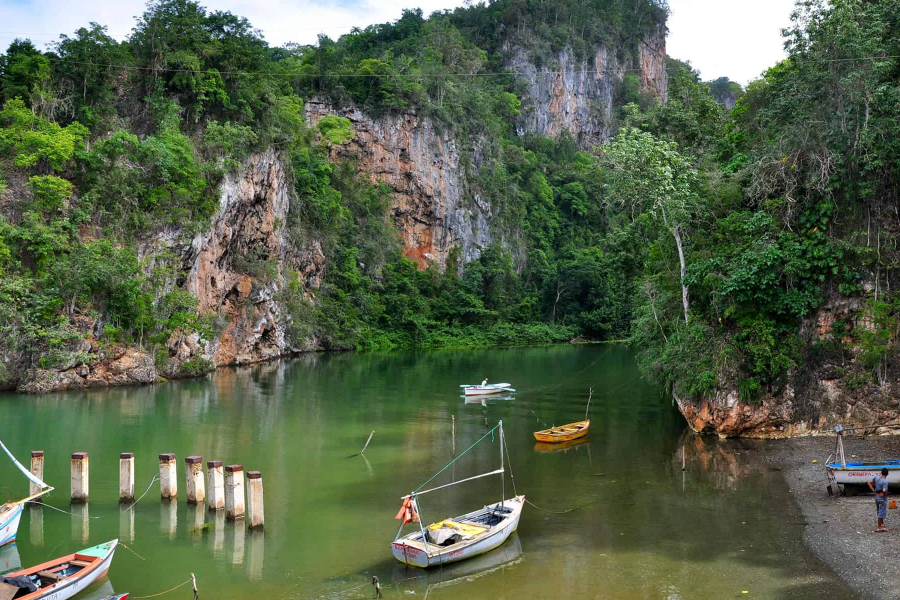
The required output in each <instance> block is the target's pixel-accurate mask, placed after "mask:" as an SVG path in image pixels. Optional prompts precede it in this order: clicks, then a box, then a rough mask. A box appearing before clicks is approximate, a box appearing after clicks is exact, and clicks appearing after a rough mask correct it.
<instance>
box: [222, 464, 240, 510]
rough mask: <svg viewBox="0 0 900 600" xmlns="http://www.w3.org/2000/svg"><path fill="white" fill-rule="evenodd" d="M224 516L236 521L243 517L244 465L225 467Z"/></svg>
mask: <svg viewBox="0 0 900 600" xmlns="http://www.w3.org/2000/svg"><path fill="white" fill-rule="evenodd" d="M225 518H226V519H228V520H229V521H236V520H238V519H243V518H244V467H243V465H228V466H227V467H225Z"/></svg>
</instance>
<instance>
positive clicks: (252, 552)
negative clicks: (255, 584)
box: [247, 530, 266, 581]
mask: <svg viewBox="0 0 900 600" xmlns="http://www.w3.org/2000/svg"><path fill="white" fill-rule="evenodd" d="M248 537H249V538H250V544H249V546H250V548H249V551H248V552H247V576H248V577H249V578H250V579H251V580H254V581H255V580H258V579H262V572H263V558H264V556H265V551H266V543H265V542H266V534H265V532H264V531H261V530H253V531H250V532H249V534H248Z"/></svg>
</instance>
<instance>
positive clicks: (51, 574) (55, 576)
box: [37, 571, 64, 581]
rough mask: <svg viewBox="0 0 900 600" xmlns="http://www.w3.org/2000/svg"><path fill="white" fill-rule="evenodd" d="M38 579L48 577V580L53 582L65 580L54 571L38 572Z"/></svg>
mask: <svg viewBox="0 0 900 600" xmlns="http://www.w3.org/2000/svg"><path fill="white" fill-rule="evenodd" d="M37 576H38V577H46V578H47V579H52V580H53V581H61V580H63V579H64V577H63V576H62V575H60V574H59V573H54V572H53V571H38V572H37Z"/></svg>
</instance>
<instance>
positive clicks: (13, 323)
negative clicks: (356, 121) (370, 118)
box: [0, 0, 900, 402]
mask: <svg viewBox="0 0 900 600" xmlns="http://www.w3.org/2000/svg"><path fill="white" fill-rule="evenodd" d="M666 12H667V9H666V6H665V4H664V3H663V2H660V1H658V0H593V1H591V2H586V3H585V2H572V1H570V0H544V1H543V2H537V1H530V0H527V1H523V2H520V1H517V0H498V1H496V2H492V3H489V4H484V5H475V6H472V7H468V8H460V9H456V10H454V11H447V12H444V13H436V14H434V15H432V16H430V17H429V18H425V17H424V16H423V15H422V13H421V12H420V11H409V12H406V13H405V14H404V16H403V17H402V18H401V19H399V20H398V21H397V22H395V23H392V24H384V25H377V26H371V27H367V28H366V29H363V30H356V31H354V32H352V33H351V34H348V35H346V36H342V37H341V38H340V39H339V40H331V39H329V38H327V37H322V38H321V39H320V40H319V43H318V44H317V45H315V46H309V47H307V46H297V45H287V46H285V47H282V48H273V47H270V46H268V44H267V43H266V42H265V41H264V39H263V37H262V35H261V33H260V32H258V31H256V30H254V29H253V27H252V25H251V24H250V23H249V22H248V21H247V20H246V19H243V18H241V17H238V16H236V15H233V14H231V13H228V12H220V11H208V10H206V9H204V8H203V7H201V6H200V5H198V4H196V3H194V2H191V1H190V0H157V1H155V2H151V3H150V4H149V5H148V7H147V10H146V12H145V13H144V14H143V15H142V16H141V17H140V18H139V19H138V22H137V25H136V27H135V29H134V32H133V34H132V35H131V36H130V37H129V38H128V39H127V40H125V41H123V42H117V41H116V40H114V39H112V38H111V37H109V36H108V35H107V33H106V30H105V28H104V27H103V26H101V25H98V24H94V23H92V24H89V25H88V26H86V27H83V28H81V29H79V30H77V31H76V32H75V33H74V34H73V35H72V36H71V37H70V36H68V35H63V36H61V37H60V40H59V42H57V43H55V44H52V45H51V46H50V47H49V48H47V49H45V50H41V49H38V48H36V47H35V46H34V45H33V44H32V43H31V42H29V41H27V40H16V41H15V42H14V43H13V44H12V45H10V46H9V48H8V49H7V51H6V53H5V54H4V55H2V57H0V106H2V108H0V200H2V202H0V215H2V216H0V356H2V357H3V361H0V362H6V363H9V362H10V361H12V360H13V358H11V357H15V356H19V357H20V359H21V360H25V361H27V362H30V363H31V364H35V363H38V362H39V363H40V364H42V365H47V366H52V365H64V364H72V361H73V360H75V359H73V352H75V350H73V349H77V348H81V347H82V346H81V345H79V341H80V340H82V339H84V338H91V339H94V340H100V341H101V342H104V343H105V342H109V343H112V342H116V343H133V344H140V345H143V346H148V347H150V348H151V349H152V350H153V352H156V353H161V354H162V355H163V356H164V355H165V346H166V344H167V341H168V340H169V339H170V338H171V337H172V335H173V334H174V333H175V332H179V333H180V334H182V335H183V334H184V333H185V332H191V333H196V334H198V335H200V337H201V338H203V337H204V336H206V337H209V336H212V335H215V331H216V329H217V327H219V324H218V323H217V315H215V314H200V313H199V312H198V311H197V308H196V307H197V299H196V298H194V297H192V296H191V294H190V293H189V292H187V291H186V290H185V289H183V287H182V285H183V279H184V278H183V272H182V269H183V265H181V264H180V262H179V260H178V259H177V257H174V256H169V255H160V256H157V255H148V254H147V253H146V250H147V249H146V248H145V247H144V246H143V245H142V243H143V242H145V241H146V240H147V239H148V237H149V236H150V235H152V234H155V233H159V232H161V231H165V230H169V231H176V232H177V235H179V236H182V238H183V239H184V240H187V239H189V238H190V236H192V235H193V234H195V233H197V232H199V231H202V230H204V228H205V227H207V226H208V224H209V223H210V219H211V217H212V216H213V214H214V213H215V211H216V210H217V206H218V204H217V189H218V186H219V184H220V183H221V181H222V179H223V177H224V176H225V175H226V174H227V173H229V172H233V171H236V170H237V169H239V168H240V165H241V164H242V161H243V160H244V159H245V158H246V157H247V156H248V155H249V154H250V153H251V152H254V151H259V150H264V149H267V148H271V147H275V148H277V149H278V151H279V153H281V155H282V156H284V157H285V160H286V162H288V163H289V164H290V167H291V169H290V171H291V174H290V176H291V181H292V185H293V188H294V190H293V191H294V194H295V197H296V198H297V199H299V201H298V202H295V203H293V204H292V212H291V214H290V215H289V222H288V223H286V224H285V227H286V232H287V235H288V236H289V238H290V239H291V241H292V242H294V243H297V244H299V243H301V242H302V241H303V240H306V239H310V238H314V239H316V240H318V241H320V242H321V246H322V249H323V253H324V255H325V264H326V268H325V272H324V276H323V280H322V285H321V286H320V288H319V289H317V290H314V291H312V293H310V292H311V291H310V290H306V289H304V288H303V284H302V282H301V281H300V279H299V278H298V277H296V276H291V274H288V275H289V276H288V277H287V281H286V282H285V285H283V286H282V290H281V294H280V297H279V300H280V302H281V303H282V305H283V308H284V310H283V312H284V314H285V315H287V317H288V319H289V322H290V323H289V327H288V335H289V337H291V338H292V340H293V341H294V342H295V343H296V344H297V345H298V346H300V345H303V343H304V341H306V340H310V339H314V340H316V343H317V344H318V345H319V346H320V347H322V348H326V349H353V348H397V347H435V346H472V345H512V344H532V343H544V342H557V341H564V340H570V339H573V338H586V339H596V340H612V339H623V338H631V339H632V340H633V341H634V342H635V344H636V345H637V346H638V347H640V348H641V349H643V354H642V356H643V358H642V365H643V368H644V372H645V373H646V374H647V376H648V377H650V378H652V379H653V380H655V381H658V382H660V383H663V384H665V385H666V386H668V387H669V388H670V389H673V390H674V391H676V392H677V393H678V394H679V395H682V396H701V395H708V394H712V393H714V392H715V391H716V390H717V389H721V388H723V387H727V386H729V385H731V384H735V383H734V382H737V383H736V384H735V385H737V387H738V389H739V391H740V396H741V399H742V400H744V401H747V402H753V401H756V400H757V399H758V398H760V397H761V395H762V394H763V393H765V392H766V391H773V390H777V389H779V388H780V386H783V385H784V382H785V380H786V377H788V375H789V374H790V373H792V372H794V371H796V370H797V369H798V368H800V367H801V366H802V365H804V364H805V363H808V362H809V361H812V360H814V359H815V358H816V356H822V355H826V354H828V353H832V354H833V353H838V352H843V351H844V348H843V347H842V344H845V343H848V344H849V343H854V344H858V345H859V346H860V347H861V348H862V349H863V352H862V354H861V357H862V358H861V360H862V362H863V363H864V364H865V368H866V369H868V371H867V373H869V374H871V376H872V377H874V378H875V380H877V381H882V382H883V381H884V380H885V379H886V377H887V371H888V367H889V365H890V363H891V360H892V358H893V356H894V347H895V341H896V335H897V326H896V323H897V313H898V311H900V309H898V306H900V301H898V300H897V297H896V296H895V292H894V290H896V289H897V288H898V285H897V283H898V282H897V281H896V275H895V272H896V268H897V264H898V262H897V256H898V255H897V253H896V250H895V247H896V243H897V236H898V235H900V225H898V224H900V217H898V212H897V206H898V197H897V192H896V190H897V189H900V188H898V184H900V181H898V179H900V145H898V140H900V119H898V117H897V110H898V105H900V84H898V79H900V60H898V59H897V56H898V55H900V41H898V40H900V35H898V34H900V24H898V19H900V17H898V15H900V4H898V1H897V0H888V1H884V2H878V3H860V2H852V1H848V2H838V3H833V4H828V5H826V4H825V3H824V2H820V1H818V0H803V1H801V2H799V3H798V5H797V10H796V14H795V18H794V22H793V25H792V27H791V28H789V30H788V31H787V32H786V47H787V50H788V58H787V59H786V60H784V61H782V62H781V63H779V64H778V65H775V66H773V67H772V68H771V69H769V70H768V71H767V72H766V73H765V74H764V75H763V76H762V77H761V78H760V79H758V80H756V81H753V82H751V83H750V84H749V85H748V86H747V88H746V89H745V90H743V94H741V92H740V90H736V89H735V88H734V85H733V84H732V83H731V82H729V81H727V80H724V79H720V80H716V81H714V82H712V83H711V84H706V83H703V82H701V81H700V80H699V78H698V75H697V74H696V73H695V72H694V71H693V70H692V69H691V67H690V65H689V64H686V63H683V62H680V61H677V60H674V59H669V61H668V71H669V91H668V102H667V103H665V104H660V103H658V102H655V101H654V100H653V99H652V98H650V97H648V96H647V95H646V94H644V93H642V92H641V90H640V85H639V82H638V80H637V78H636V77H634V76H633V75H626V76H625V77H624V78H623V80H622V81H621V83H620V85H619V87H618V89H617V90H616V92H615V97H616V98H617V99H618V104H617V106H616V108H615V111H614V114H611V115H609V118H610V122H611V124H613V125H614V128H615V129H616V130H617V131H618V134H617V135H616V136H615V137H614V138H613V139H612V140H610V143H609V144H606V145H602V146H600V147H596V148H584V147H579V146H578V145H577V144H576V142H575V141H574V140H573V139H571V137H569V136H567V135H566V134H563V135H561V136H560V137H559V138H557V139H548V138H544V137H540V136H536V135H532V134H527V133H522V132H521V131H520V130H517V127H516V124H517V122H518V121H517V120H518V119H519V118H520V117H521V115H522V111H523V110H526V108H527V107H523V106H522V102H521V98H522V97H523V90H522V89H521V87H520V85H521V83H520V82H518V81H517V80H516V78H515V77H514V75H513V74H512V73H511V72H509V71H508V70H507V69H506V67H505V63H504V54H503V52H504V50H503V48H504V44H509V43H513V44H514V43H522V44H524V45H525V46H527V47H528V48H530V50H529V52H530V55H529V59H530V60H531V61H532V62H533V63H534V64H535V65H538V66H540V65H541V64H546V63H547V62H548V61H552V60H553V56H554V52H556V51H558V50H559V49H562V48H570V49H571V50H572V52H573V54H574V55H575V56H582V57H590V56H591V53H592V51H591V49H592V48H593V47H594V46H595V45H596V44H598V43H600V42H603V43H605V44H607V45H608V46H609V47H613V48H619V49H620V50H621V52H623V53H627V51H628V49H629V48H633V47H634V46H635V44H636V43H637V42H638V41H639V40H640V39H641V36H643V35H646V34H648V33H652V32H654V31H656V30H658V29H659V28H660V27H663V26H664V23H665V18H666ZM487 74H490V76H485V75H487ZM726 96H727V98H729V99H730V100H728V102H727V104H731V103H734V108H733V109H730V110H729V109H726V108H725V107H724V106H723V102H724V100H723V99H724V98H725V97H726ZM313 97H322V98H326V99H328V100H329V101H330V102H332V103H335V104H337V105H350V104H352V105H354V106H357V107H359V108H360V109H361V110H363V111H365V112H367V113H369V114H371V115H376V116H377V115H398V114H400V113H402V112H403V111H416V112H417V113H419V114H423V115H427V116H429V117H431V118H433V119H434V120H435V122H436V123H438V124H439V126H440V127H443V128H446V129H447V130H448V131H451V132H453V135H456V136H457V138H458V139H459V140H462V141H463V142H465V143H462V144H461V148H462V152H461V163H462V168H463V169H464V171H465V178H466V180H467V182H468V185H469V187H470V189H477V190H478V191H479V192H480V193H481V195H482V197H484V198H487V199H488V200H489V201H490V203H491V207H492V210H493V211H494V213H495V215H494V216H495V219H494V223H495V225H494V228H495V230H494V231H492V233H493V238H494V239H495V240H497V241H496V242H495V243H494V244H492V245H490V246H488V247H486V248H484V249H483V251H482V252H481V254H480V256H479V257H478V258H477V259H476V260H473V261H471V262H466V263H464V262H463V261H462V260H461V257H460V255H459V254H458V253H457V254H454V255H453V256H451V258H450V260H449V261H448V264H447V268H446V269H445V270H444V271H440V270H439V269H438V268H437V267H436V266H432V267H431V268H428V269H426V270H419V269H418V268H417V266H416V264H415V263H414V262H412V261H410V260H409V259H407V258H405V257H404V256H403V254H402V248H401V244H400V242H399V240H398V237H397V235H396V232H395V229H394V227H393V225H392V223H391V219H390V193H391V191H390V190H389V189H388V188H387V187H385V186H384V185H383V184H382V185H373V184H372V183H371V181H370V180H369V179H368V178H367V177H365V176H364V175H363V174H360V173H359V172H358V170H357V169H356V168H355V167H354V165H353V164H351V163H349V162H340V161H336V160H334V159H333V158H332V154H331V153H330V152H329V149H330V148H332V147H334V146H335V145H343V144H346V143H348V142H349V141H350V140H351V139H352V136H353V134H354V132H353V131H352V128H351V125H350V123H349V121H346V119H342V118H340V117H336V116H335V117H327V118H326V119H323V120H322V121H321V122H319V123H318V125H317V126H316V127H314V128H311V127H309V125H308V124H307V122H306V119H305V118H304V114H303V105H304V102H305V101H307V100H309V99H310V98H313ZM716 98H719V100H722V102H717V101H716ZM476 139H477V140H479V142H478V146H479V147H478V156H477V160H476V156H475V154H476V153H475V152H474V151H473V145H474V142H473V140H476ZM245 259H246V261H247V265H245V267H246V269H245V270H247V271H248V272H252V273H255V274H256V276H258V277H259V278H263V279H265V278H267V277H271V276H272V273H273V269H272V268H271V267H272V265H268V264H265V263H264V262H263V263H260V264H256V263H255V262H253V260H252V259H253V257H245ZM834 296H849V297H853V298H858V299H860V298H861V299H862V300H861V302H862V304H861V305H860V306H861V307H862V308H860V309H859V310H861V311H863V312H865V313H866V314H868V315H870V317H869V318H868V320H867V321H865V322H866V323H869V324H870V325H868V326H866V327H862V328H857V330H855V331H852V330H851V329H852V327H850V325H849V323H850V322H849V321H848V322H847V323H844V322H843V321H841V322H840V323H838V324H836V327H837V328H841V327H845V326H846V327H847V329H846V335H845V336H843V337H841V338H840V339H838V340H837V341H836V342H834V341H829V342H828V343H827V344H825V343H823V344H816V345H811V344H810V343H809V340H808V339H806V338H803V337H801V336H800V335H799V332H800V326H801V323H802V322H803V321H804V319H808V318H809V317H810V316H811V315H813V314H814V313H815V311H816V310H817V309H818V308H819V307H821V306H822V304H823V302H824V301H825V299H827V298H831V297H834ZM866 311H867V312H866ZM857 316H858V315H857ZM842 331H844V330H842ZM845 340H846V341H845ZM78 352H81V351H80V350H78ZM75 354H77V352H75ZM21 357H24V358H21ZM78 360H81V359H78ZM3 378H4V373H3V371H0V380H2V379H3Z"/></svg>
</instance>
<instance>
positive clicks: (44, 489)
mask: <svg viewBox="0 0 900 600" xmlns="http://www.w3.org/2000/svg"><path fill="white" fill-rule="evenodd" d="M0 448H2V449H3V451H4V452H5V453H6V455H7V456H8V457H9V459H10V460H11V461H12V462H13V464H14V465H15V466H16V468H17V469H19V470H20V471H21V472H22V473H23V474H24V475H25V477H27V478H28V480H29V481H31V483H33V484H34V485H36V486H37V487H38V489H39V490H40V491H38V492H36V493H34V494H31V495H30V496H28V497H26V498H22V499H21V500H13V501H11V502H6V503H4V504H3V505H2V506H0V547H2V546H5V545H7V544H11V543H13V542H14V541H16V535H17V534H18V532H19V521H20V520H21V519H22V511H23V510H25V503H26V502H30V501H31V500H36V499H37V498H40V497H41V496H43V495H44V494H47V493H49V492H52V491H53V489H54V488H52V487H51V486H49V485H47V484H46V483H44V482H43V481H41V480H40V479H38V477H37V476H36V475H35V474H34V473H32V472H31V471H29V470H28V469H26V468H25V467H24V466H23V465H22V463H20V462H19V461H18V460H16V457H15V456H13V454H12V452H10V451H9V448H7V447H6V445H4V443H3V442H2V441H0Z"/></svg>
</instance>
